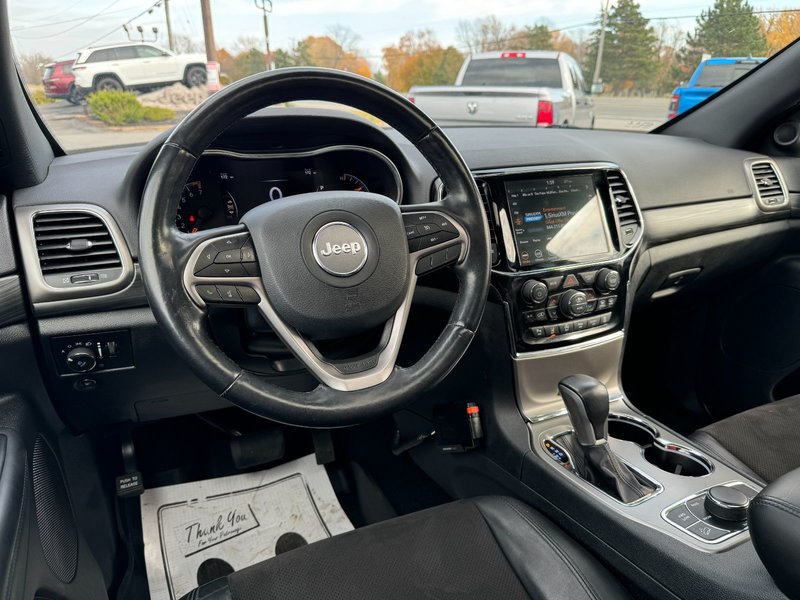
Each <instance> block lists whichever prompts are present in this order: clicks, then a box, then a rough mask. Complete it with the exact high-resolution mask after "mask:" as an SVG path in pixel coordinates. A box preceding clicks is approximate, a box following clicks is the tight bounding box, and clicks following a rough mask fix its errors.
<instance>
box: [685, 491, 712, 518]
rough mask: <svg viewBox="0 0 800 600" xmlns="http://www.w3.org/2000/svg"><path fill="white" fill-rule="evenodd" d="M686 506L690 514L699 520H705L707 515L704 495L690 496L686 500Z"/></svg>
mask: <svg viewBox="0 0 800 600" xmlns="http://www.w3.org/2000/svg"><path fill="white" fill-rule="evenodd" d="M686 506H687V507H688V508H689V510H690V511H692V514H693V515H694V516H695V517H697V518H698V519H700V520H701V521H703V520H705V519H706V518H707V517H709V514H708V511H707V510H706V507H705V497H704V496H698V497H697V498H692V499H691V500H688V501H687V502H686Z"/></svg>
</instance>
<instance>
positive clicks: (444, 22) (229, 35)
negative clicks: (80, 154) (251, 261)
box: [10, 0, 800, 152]
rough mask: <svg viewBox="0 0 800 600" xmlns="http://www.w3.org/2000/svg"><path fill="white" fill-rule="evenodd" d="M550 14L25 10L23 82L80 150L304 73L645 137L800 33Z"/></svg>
mask: <svg viewBox="0 0 800 600" xmlns="http://www.w3.org/2000/svg"><path fill="white" fill-rule="evenodd" d="M598 4H600V7H598ZM552 8H553V6H552V5H550V4H548V3H546V2H544V0H528V1H525V2H516V1H512V2H505V3H487V2H478V1H477V0H458V1H456V0H426V1H425V2H423V3H419V2H412V1H411V0H386V1H385V2H375V1H374V0H373V1H368V0H343V1H342V2H338V3H334V2H324V1H323V0H224V1H223V0H78V1H75V0H67V1H66V2H64V1H56V0H10V13H11V35H12V39H13V42H14V46H15V49H16V52H17V58H18V62H19V69H20V75H21V77H22V79H23V81H24V82H25V85H26V87H27V89H28V92H29V93H30V96H31V99H32V101H33V102H34V103H35V105H36V107H37V110H38V111H39V112H40V114H41V115H42V117H43V120H44V122H45V123H46V124H47V126H48V127H49V128H50V129H51V131H52V133H53V135H54V136H55V138H56V139H57V140H58V141H59V143H60V144H61V145H62V147H64V148H65V149H66V150H67V151H68V152H76V151H82V150H88V149H95V148H102V147H112V146H125V145H136V144H143V143H146V142H147V141H149V140H150V139H152V138H153V137H154V136H156V135H158V134H159V133H160V132H162V131H165V130H167V129H169V128H171V127H173V126H174V125H175V124H176V123H178V122H179V121H180V119H182V118H183V116H185V115H186V114H187V113H188V112H189V111H190V110H191V109H192V108H194V107H195V106H196V105H198V104H199V103H201V102H203V101H204V100H205V99H206V98H208V97H209V96H210V95H211V94H214V93H216V92H217V91H218V90H220V89H223V88H224V87H225V86H227V85H230V84H231V83H232V82H234V81H237V80H239V79H242V78H244V77H248V76H250V75H253V74H256V73H259V72H262V71H265V70H272V69H280V68H284V67H295V66H318V67H328V68H334V69H342V70H345V71H350V72H353V73H357V74H359V75H363V76H364V77H369V78H372V79H374V80H376V81H378V82H381V83H383V84H385V85H387V86H389V87H391V88H393V89H395V90H396V91H397V92H399V93H400V94H403V95H404V96H406V97H407V98H408V100H409V102H414V103H415V104H416V105H417V106H418V107H419V108H420V109H421V110H423V111H425V112H426V113H427V114H428V115H430V116H431V118H433V119H434V120H436V121H437V122H438V123H439V124H440V125H442V126H444V127H464V126H502V127H506V126H515V127H580V128H594V129H616V130H625V131H639V132H646V131H650V130H651V129H653V128H655V127H657V126H658V125H660V124H661V123H663V122H664V121H666V120H667V119H669V118H674V117H676V116H677V115H680V114H682V113H684V112H686V111H688V110H690V109H691V108H693V107H694V106H695V105H697V104H699V103H700V102H703V101H705V100H706V99H707V98H709V97H710V96H713V95H714V94H716V93H720V89H721V88H724V87H726V86H728V85H730V84H731V83H735V82H736V80H737V79H738V78H740V77H741V76H743V75H744V74H746V73H747V72H748V71H750V70H752V69H753V68H754V67H757V66H758V65H759V64H760V63H761V62H762V61H763V60H765V59H766V60H768V59H769V57H770V56H772V55H773V54H775V53H776V52H778V51H780V50H781V49H782V48H784V47H785V46H786V45H788V44H789V43H791V42H793V41H794V40H795V39H796V38H797V37H799V36H800V9H798V8H797V7H796V5H794V4H791V3H790V2H789V0H770V2H766V1H761V0H750V1H749V2H748V1H745V0H701V1H700V2H699V3H698V2H697V1H696V0H692V1H689V0H672V1H671V2H666V0H649V1H648V2H642V3H636V2H634V1H632V0H602V2H600V3H598V2H596V0H573V1H571V2H567V3H561V4H559V7H558V11H557V12H553V10H552ZM466 61H468V62H466ZM59 65H60V66H59ZM464 65H466V67H465V66H464ZM478 87H483V88H491V90H479V89H475V88H478ZM461 88H463V89H461ZM505 89H507V90H508V91H507V92H506V91H505ZM306 104H307V103H293V105H295V106H297V105H300V106H302V105H306ZM283 106H286V105H282V107H283ZM311 106H312V107H321V106H322V105H321V104H320V103H312V104H311ZM335 108H338V109H341V110H351V109H348V108H346V107H335Z"/></svg>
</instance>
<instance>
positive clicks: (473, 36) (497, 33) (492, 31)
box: [456, 15, 521, 54]
mask: <svg viewBox="0 0 800 600" xmlns="http://www.w3.org/2000/svg"><path fill="white" fill-rule="evenodd" d="M518 34H519V31H517V29H516V27H514V26H513V25H512V26H511V27H506V26H505V25H503V23H502V22H501V21H500V19H498V18H497V17H496V16H494V15H489V16H488V17H484V18H482V19H475V20H473V21H459V23H458V26H457V27H456V39H457V40H458V41H459V42H461V43H462V44H463V45H464V46H465V47H466V48H467V50H468V51H469V53H470V54H472V53H474V52H490V51H492V50H514V49H521V48H519V45H518V44H513V42H512V45H515V46H516V48H509V46H508V44H509V41H510V40H513V39H514V38H515V37H516V36H517V35H518Z"/></svg>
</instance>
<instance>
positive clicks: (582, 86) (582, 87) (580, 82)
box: [574, 64, 589, 92]
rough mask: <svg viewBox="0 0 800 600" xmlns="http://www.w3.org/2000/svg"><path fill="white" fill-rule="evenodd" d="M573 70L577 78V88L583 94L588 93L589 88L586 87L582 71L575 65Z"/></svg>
mask: <svg viewBox="0 0 800 600" xmlns="http://www.w3.org/2000/svg"><path fill="white" fill-rule="evenodd" d="M574 68H575V76H576V77H577V78H578V88H579V89H580V90H581V91H583V92H588V91H589V87H588V86H587V85H586V80H585V79H584V78H583V71H581V68H580V67H579V66H578V65H577V64H576V65H574Z"/></svg>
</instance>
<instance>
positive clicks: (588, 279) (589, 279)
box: [578, 271, 597, 285]
mask: <svg viewBox="0 0 800 600" xmlns="http://www.w3.org/2000/svg"><path fill="white" fill-rule="evenodd" d="M578 277H580V278H581V281H582V282H583V285H594V280H595V279H597V271H584V272H583V273H578Z"/></svg>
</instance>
